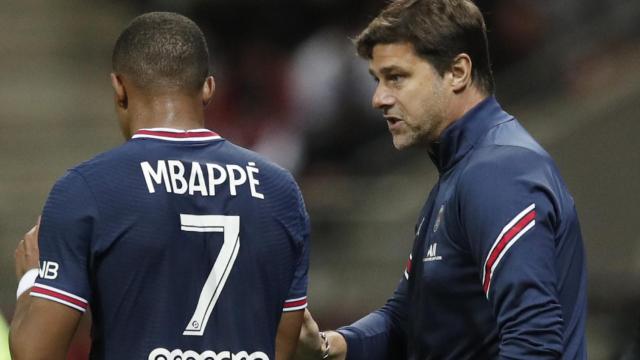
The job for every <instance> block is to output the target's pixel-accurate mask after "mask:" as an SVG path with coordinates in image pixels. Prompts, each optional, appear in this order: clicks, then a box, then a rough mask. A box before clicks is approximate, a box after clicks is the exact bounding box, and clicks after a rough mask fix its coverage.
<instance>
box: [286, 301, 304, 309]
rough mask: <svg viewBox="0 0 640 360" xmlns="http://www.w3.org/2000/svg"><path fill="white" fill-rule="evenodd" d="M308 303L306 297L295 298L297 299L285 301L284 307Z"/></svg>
mask: <svg viewBox="0 0 640 360" xmlns="http://www.w3.org/2000/svg"><path fill="white" fill-rule="evenodd" d="M306 304H307V298H304V299H301V300H295V301H285V302H284V308H285V309H287V308H292V307H298V306H302V305H306Z"/></svg>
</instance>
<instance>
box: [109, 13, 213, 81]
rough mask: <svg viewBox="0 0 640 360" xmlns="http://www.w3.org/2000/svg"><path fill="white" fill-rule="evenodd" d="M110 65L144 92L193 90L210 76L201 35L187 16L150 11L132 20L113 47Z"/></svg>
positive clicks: (203, 39)
mask: <svg viewBox="0 0 640 360" xmlns="http://www.w3.org/2000/svg"><path fill="white" fill-rule="evenodd" d="M111 60H112V66H113V71H114V72H115V73H119V74H123V75H124V76H126V77H127V78H128V79H130V80H131V81H133V82H134V83H135V84H136V85H137V86H139V87H141V88H143V89H144V90H147V91H154V92H156V91H160V92H165V91H196V90H198V89H200V88H201V86H202V84H203V83H204V81H205V79H206V77H207V76H208V75H209V50H208V48H207V42H206V40H205V38H204V34H203V33H202V31H201V30H200V28H199V27H198V25H196V24H195V23H194V22H193V21H191V20H190V19H189V18H187V17H185V16H182V15H179V14H176V13H170V12H151V13H146V14H143V15H140V16H138V17H136V18H135V19H133V21H131V23H130V24H129V25H128V26H127V28H126V29H124V31H123V32H122V33H121V34H120V36H119V37H118V40H117V41H116V45H115V47H114V48H113V55H112V59H111Z"/></svg>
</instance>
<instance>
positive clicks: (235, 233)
mask: <svg viewBox="0 0 640 360" xmlns="http://www.w3.org/2000/svg"><path fill="white" fill-rule="evenodd" d="M180 225H181V230H182V231H193V232H222V233H224V243H223V244H222V248H221V249H220V253H219V254H218V257H217V258H216V261H215V263H214V264H213V268H212V269H211V272H210V273H209V277H207V281H205V283H204V287H203V288H202V291H201V292H200V298H199V299H198V305H197V306H196V310H195V311H194V313H193V316H192V317H191V320H189V323H188V324H187V327H186V328H185V329H184V332H183V333H182V335H192V336H202V334H204V329H205V328H206V326H207V322H208V321H209V316H210V315H211V312H212V311H213V307H214V306H215V305H216V302H217V301H218V297H219V296H220V293H221V292H222V288H224V284H225V282H227V277H228V276H229V273H230V272H231V268H232V267H233V264H234V263H235V261H236V256H238V250H239V249H240V217H239V216H225V215H189V214H180Z"/></svg>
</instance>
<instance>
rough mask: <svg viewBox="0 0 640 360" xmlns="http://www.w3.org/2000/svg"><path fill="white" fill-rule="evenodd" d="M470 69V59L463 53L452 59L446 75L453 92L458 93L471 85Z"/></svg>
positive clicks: (471, 65)
mask: <svg viewBox="0 0 640 360" xmlns="http://www.w3.org/2000/svg"><path fill="white" fill-rule="evenodd" d="M472 67H473V64H472V63H471V58H470V57H469V55H467V54H465V53H461V54H458V55H457V56H456V57H455V58H453V61H452V62H451V67H450V69H449V73H448V75H449V77H450V78H449V81H450V85H451V89H452V90H453V92H455V93H459V92H461V91H462V90H464V89H466V88H467V87H469V85H470V84H471V69H472Z"/></svg>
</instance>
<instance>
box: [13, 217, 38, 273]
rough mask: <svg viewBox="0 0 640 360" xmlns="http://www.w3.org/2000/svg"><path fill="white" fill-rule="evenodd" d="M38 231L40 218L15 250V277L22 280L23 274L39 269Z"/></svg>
mask: <svg viewBox="0 0 640 360" xmlns="http://www.w3.org/2000/svg"><path fill="white" fill-rule="evenodd" d="M39 230H40V218H38V222H37V223H36V225H35V226H34V227H33V228H31V230H29V232H27V233H26V234H24V237H23V238H22V240H20V242H19V243H18V247H17V248H16V252H15V258H16V277H17V278H18V280H20V279H21V278H22V276H23V275H24V273H26V272H27V271H28V270H31V269H37V268H39V267H40V251H39V250H38V231H39Z"/></svg>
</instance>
